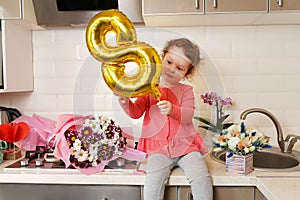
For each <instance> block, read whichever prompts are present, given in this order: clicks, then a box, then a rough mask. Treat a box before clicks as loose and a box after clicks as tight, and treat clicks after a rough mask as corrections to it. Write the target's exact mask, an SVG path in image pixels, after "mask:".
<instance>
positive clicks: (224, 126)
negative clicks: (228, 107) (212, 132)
mask: <svg viewBox="0 0 300 200" xmlns="http://www.w3.org/2000/svg"><path fill="white" fill-rule="evenodd" d="M233 124H234V123H226V124H223V129H227V128H229V127H230V126H232V125H233Z"/></svg>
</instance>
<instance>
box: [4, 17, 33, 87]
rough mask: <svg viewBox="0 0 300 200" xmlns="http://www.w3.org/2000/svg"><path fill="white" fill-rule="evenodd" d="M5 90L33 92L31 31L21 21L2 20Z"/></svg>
mask: <svg viewBox="0 0 300 200" xmlns="http://www.w3.org/2000/svg"><path fill="white" fill-rule="evenodd" d="M1 24H2V41H3V44H2V56H3V84H4V86H3V90H2V89H1V90H0V92H20V91H32V90H33V60H32V40H31V29H30V28H29V27H27V26H24V25H23V24H22V21H21V20H1Z"/></svg>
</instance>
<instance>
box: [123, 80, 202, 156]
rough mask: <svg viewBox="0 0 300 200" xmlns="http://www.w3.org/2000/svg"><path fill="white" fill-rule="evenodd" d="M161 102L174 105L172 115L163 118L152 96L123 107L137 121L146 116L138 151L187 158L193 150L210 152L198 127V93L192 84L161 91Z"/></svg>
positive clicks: (130, 102) (161, 89)
mask: <svg viewBox="0 0 300 200" xmlns="http://www.w3.org/2000/svg"><path fill="white" fill-rule="evenodd" d="M159 90H160V92H161V94H162V96H161V100H168V101H170V102H171V103H172V105H173V107H172V113H171V114H170V115H169V116H165V115H162V114H161V113H160V110H159V108H158V107H157V105H156V103H157V102H158V101H157V100H155V99H153V98H152V96H150V95H149V96H142V97H138V98H137V99H136V101H134V102H132V101H129V104H121V106H122V107H123V109H124V111H125V112H126V113H127V114H128V115H129V116H130V117H132V118H134V119H137V118H140V117H142V116H143V115H144V121H143V128H142V133H141V137H140V138H139V141H138V150H140V151H143V152H146V153H147V154H148V155H150V154H153V153H162V154H164V155H166V156H168V157H170V158H174V157H178V156H182V155H186V154H188V153H190V152H192V151H200V152H201V154H206V153H207V148H206V147H205V145H204V143H203V140H202V138H201V136H200V135H199V133H198V132H197V131H196V129H195V128H194V125H193V123H192V119H193V117H194V109H195V105H194V98H195V97H194V92H193V88H192V87H191V86H189V85H184V84H177V85H175V86H173V87H171V88H159Z"/></svg>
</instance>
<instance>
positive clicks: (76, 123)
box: [15, 114, 146, 175]
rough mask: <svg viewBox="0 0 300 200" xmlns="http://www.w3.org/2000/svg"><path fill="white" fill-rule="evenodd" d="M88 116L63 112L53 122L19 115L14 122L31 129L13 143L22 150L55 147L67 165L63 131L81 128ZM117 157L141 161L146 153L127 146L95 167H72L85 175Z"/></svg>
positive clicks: (100, 168) (100, 169)
mask: <svg viewBox="0 0 300 200" xmlns="http://www.w3.org/2000/svg"><path fill="white" fill-rule="evenodd" d="M90 117H91V116H82V115H73V114H63V115H60V116H59V118H58V121H57V122H55V121H53V120H50V119H47V118H44V117H41V116H39V115H36V114H34V115H33V116H32V117H28V116H21V117H19V118H17V119H16V120H15V122H25V123H27V124H28V125H29V126H30V127H31V129H30V133H29V134H28V136H27V137H26V138H24V139H23V140H21V141H19V142H17V143H15V145H17V146H18V147H19V148H21V149H23V150H35V148H36V146H47V147H55V148H54V156H55V157H56V158H58V159H61V160H62V161H63V162H64V163H65V165H66V166H67V167H68V166H70V165H71V162H70V160H69V157H70V155H71V153H70V149H69V144H68V142H67V140H66V138H65V135H64V133H65V131H66V130H68V129H78V130H79V129H80V128H81V124H82V123H83V122H84V121H85V119H88V118H90ZM118 157H122V158H125V159H127V160H132V161H133V160H135V161H138V162H142V161H143V160H144V159H145V158H146V153H144V152H141V151H138V150H135V149H132V148H129V147H125V148H124V149H123V152H122V155H118V156H116V155H115V156H113V157H112V159H110V160H106V161H103V162H102V163H100V164H98V165H97V166H96V167H89V168H84V169H83V168H79V167H76V166H74V167H75V168H77V169H79V170H80V171H81V172H82V173H84V174H86V175H91V174H95V173H97V172H100V171H102V170H103V169H104V167H105V165H106V164H107V163H108V162H109V161H111V160H114V159H116V158H118Z"/></svg>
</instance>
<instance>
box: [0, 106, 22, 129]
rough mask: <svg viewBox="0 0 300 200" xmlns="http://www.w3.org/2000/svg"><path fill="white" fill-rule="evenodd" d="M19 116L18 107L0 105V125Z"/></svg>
mask: <svg viewBox="0 0 300 200" xmlns="http://www.w3.org/2000/svg"><path fill="white" fill-rule="evenodd" d="M20 116H21V113H20V111H19V110H18V109H16V108H7V107H3V106H0V125H1V124H7V123H10V122H12V121H14V120H15V119H17V118H18V117H20Z"/></svg>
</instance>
